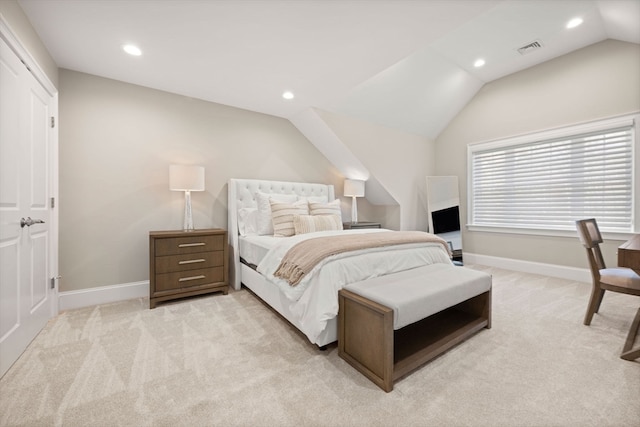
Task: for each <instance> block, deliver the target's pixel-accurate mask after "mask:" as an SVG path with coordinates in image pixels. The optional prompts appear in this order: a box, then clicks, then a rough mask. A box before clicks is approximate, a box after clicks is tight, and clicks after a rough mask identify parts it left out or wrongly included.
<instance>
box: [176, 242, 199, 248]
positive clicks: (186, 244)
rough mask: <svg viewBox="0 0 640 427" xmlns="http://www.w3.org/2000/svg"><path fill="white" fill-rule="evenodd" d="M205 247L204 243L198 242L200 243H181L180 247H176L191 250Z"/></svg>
mask: <svg viewBox="0 0 640 427" xmlns="http://www.w3.org/2000/svg"><path fill="white" fill-rule="evenodd" d="M204 245H206V243H204V242H200V243H183V244H181V245H178V247H179V248H191V247H194V246H204Z"/></svg>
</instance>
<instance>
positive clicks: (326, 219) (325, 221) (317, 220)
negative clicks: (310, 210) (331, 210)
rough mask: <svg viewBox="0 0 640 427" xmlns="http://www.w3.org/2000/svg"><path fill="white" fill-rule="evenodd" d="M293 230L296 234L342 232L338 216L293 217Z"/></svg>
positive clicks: (340, 220)
mask: <svg viewBox="0 0 640 427" xmlns="http://www.w3.org/2000/svg"><path fill="white" fill-rule="evenodd" d="M293 228H294V231H295V233H296V234H305V233H314V232H316V231H332V230H342V218H340V217H339V216H338V215H315V216H312V215H294V216H293Z"/></svg>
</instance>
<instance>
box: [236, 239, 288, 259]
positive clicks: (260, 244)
mask: <svg viewBox="0 0 640 427" xmlns="http://www.w3.org/2000/svg"><path fill="white" fill-rule="evenodd" d="M238 240H239V247H240V258H241V259H242V260H243V261H244V262H245V263H247V264H249V265H254V266H255V265H258V264H260V261H262V259H263V258H264V257H265V255H267V253H268V252H269V250H270V249H271V248H273V247H274V246H276V245H277V244H278V243H279V242H281V241H282V237H273V236H239V238H238Z"/></svg>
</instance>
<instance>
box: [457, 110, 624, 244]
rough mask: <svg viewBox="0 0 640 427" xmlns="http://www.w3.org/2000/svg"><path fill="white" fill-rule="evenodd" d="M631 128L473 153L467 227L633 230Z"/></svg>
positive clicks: (488, 147)
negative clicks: (584, 223)
mask: <svg viewBox="0 0 640 427" xmlns="http://www.w3.org/2000/svg"><path fill="white" fill-rule="evenodd" d="M634 137H635V135H634V125H633V122H632V121H627V124H625V125H624V126H620V125H617V126H615V127H608V128H606V129H599V130H596V131H593V130H590V131H589V132H584V133H579V134H575V135H566V136H561V137H553V138H550V139H543V140H534V141H528V142H522V138H519V139H518V140H517V141H515V142H514V141H512V142H509V141H506V142H503V143H498V144H496V143H495V142H494V143H489V144H484V145H483V144H478V145H477V146H474V147H473V148H472V149H471V150H470V152H469V154H470V163H471V164H470V167H471V171H470V174H471V175H470V180H469V183H470V187H471V188H470V210H469V221H470V225H477V226H488V227H503V228H529V229H545V230H575V221H576V220H577V219H582V218H596V219H597V221H598V225H599V227H600V228H601V229H602V230H606V231H618V232H630V231H632V227H633V204H632V194H633V188H632V184H633V141H634Z"/></svg>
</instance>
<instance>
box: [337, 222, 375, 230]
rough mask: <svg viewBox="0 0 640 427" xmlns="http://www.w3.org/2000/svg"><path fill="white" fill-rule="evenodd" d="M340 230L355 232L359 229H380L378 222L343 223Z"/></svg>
mask: <svg viewBox="0 0 640 427" xmlns="http://www.w3.org/2000/svg"><path fill="white" fill-rule="evenodd" d="M342 228H344V229H345V230H356V229H360V228H381V227H380V223H379V222H344V223H342Z"/></svg>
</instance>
